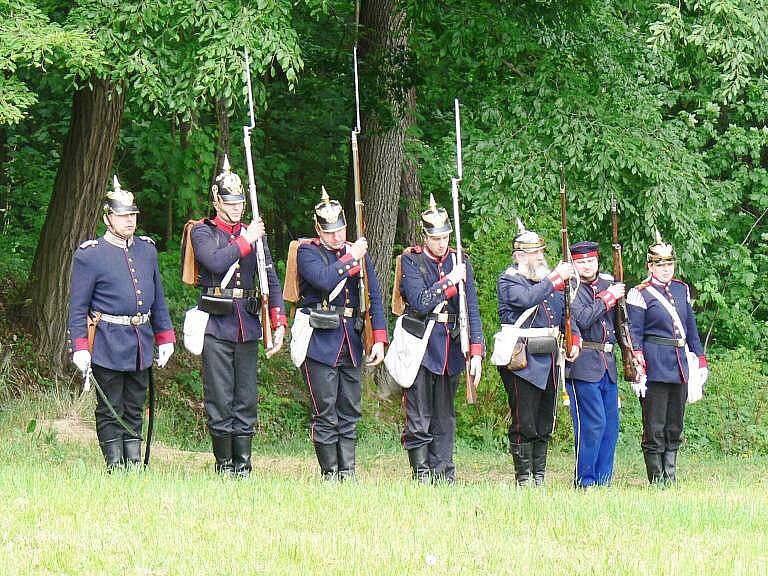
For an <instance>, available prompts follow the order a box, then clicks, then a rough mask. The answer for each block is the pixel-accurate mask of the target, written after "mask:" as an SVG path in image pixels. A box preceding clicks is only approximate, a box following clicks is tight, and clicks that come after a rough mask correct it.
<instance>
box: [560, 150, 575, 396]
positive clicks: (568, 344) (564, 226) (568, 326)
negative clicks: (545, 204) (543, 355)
mask: <svg viewBox="0 0 768 576" xmlns="http://www.w3.org/2000/svg"><path fill="white" fill-rule="evenodd" d="M567 201H568V199H567V197H566V188H565V169H564V168H563V163H562V162H560V244H561V245H562V251H563V262H571V260H572V259H571V249H570V246H569V245H568V213H567ZM563 316H564V318H565V334H564V337H563V348H565V350H564V351H563V355H562V358H561V359H560V376H561V380H562V381H563V390H562V392H561V399H562V402H563V406H570V404H571V399H570V397H569V396H568V391H567V390H566V387H565V357H566V356H567V355H568V354H570V353H571V348H572V347H573V327H572V321H571V281H570V279H569V280H566V281H565V285H564V286H563Z"/></svg>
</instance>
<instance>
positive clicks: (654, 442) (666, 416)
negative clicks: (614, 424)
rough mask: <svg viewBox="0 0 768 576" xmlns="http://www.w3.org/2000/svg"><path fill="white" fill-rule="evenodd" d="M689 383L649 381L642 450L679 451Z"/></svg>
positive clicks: (644, 413) (644, 410)
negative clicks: (687, 384)
mask: <svg viewBox="0 0 768 576" xmlns="http://www.w3.org/2000/svg"><path fill="white" fill-rule="evenodd" d="M687 397H688V386H686V385H685V384H680V383H679V382H674V383H669V382H648V389H647V391H646V393H645V398H640V405H641V406H642V409H643V441H642V443H641V446H642V447H643V452H647V453H649V454H663V453H664V452H676V451H677V449H678V448H679V447H680V437H681V436H682V434H683V416H684V414H685V401H686V399H687Z"/></svg>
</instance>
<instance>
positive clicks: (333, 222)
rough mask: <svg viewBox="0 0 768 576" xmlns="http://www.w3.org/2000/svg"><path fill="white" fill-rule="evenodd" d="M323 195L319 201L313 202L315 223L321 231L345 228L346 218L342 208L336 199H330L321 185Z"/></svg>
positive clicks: (334, 230)
mask: <svg viewBox="0 0 768 576" xmlns="http://www.w3.org/2000/svg"><path fill="white" fill-rule="evenodd" d="M321 188H322V190H323V195H322V196H321V197H320V202H318V203H317V204H315V225H316V226H317V227H318V228H319V229H320V230H322V231H323V232H336V231H337V230H341V229H342V228H346V226H347V219H346V217H345V216H344V208H343V207H342V206H341V204H339V202H338V200H331V198H330V197H329V196H328V192H326V191H325V186H321Z"/></svg>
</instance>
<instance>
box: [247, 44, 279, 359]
mask: <svg viewBox="0 0 768 576" xmlns="http://www.w3.org/2000/svg"><path fill="white" fill-rule="evenodd" d="M243 51H244V53H245V79H246V84H247V86H248V112H249V114H250V120H251V123H250V124H249V125H248V126H243V146H244V148H245V163H246V166H247V167H248V199H249V200H250V201H251V212H253V219H254V220H259V219H260V218H261V217H260V216H259V203H258V202H257V200H256V180H255V178H254V176H253V159H252V158H251V131H252V130H253V129H254V128H255V127H256V119H255V117H254V114H253V88H252V87H251V65H250V60H249V59H248V48H245V49H244V50H243ZM256 270H257V272H258V275H259V292H260V294H261V326H262V329H263V331H264V348H266V349H267V350H271V349H272V347H273V343H272V325H271V321H270V318H269V280H268V279H267V258H266V256H265V254H264V241H263V239H262V238H259V239H258V240H256Z"/></svg>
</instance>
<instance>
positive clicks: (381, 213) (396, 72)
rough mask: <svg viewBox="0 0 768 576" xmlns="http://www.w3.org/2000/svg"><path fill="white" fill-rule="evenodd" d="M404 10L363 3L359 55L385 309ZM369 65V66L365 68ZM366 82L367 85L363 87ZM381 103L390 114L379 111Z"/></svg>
mask: <svg viewBox="0 0 768 576" xmlns="http://www.w3.org/2000/svg"><path fill="white" fill-rule="evenodd" d="M404 23H405V14H404V12H403V11H402V8H401V7H399V6H398V2H397V0H374V1H369V2H362V3H361V10H360V29H361V37H360V43H359V46H360V57H361V59H362V60H363V69H364V70H365V68H368V69H367V70H365V72H366V73H364V74H363V78H362V79H361V86H360V90H361V95H362V96H363V98H364V97H365V95H366V94H369V95H371V94H375V95H376V96H377V100H380V101H378V102H375V103H374V104H375V105H374V106H369V107H365V106H364V107H363V114H362V119H361V122H362V134H361V141H360V176H361V182H362V189H363V199H364V201H365V229H366V236H367V238H368V246H369V253H370V255H371V258H372V260H373V263H374V266H375V268H376V275H377V276H378V278H379V283H380V285H381V291H382V297H383V299H384V309H385V313H386V312H388V311H389V300H390V288H391V277H392V250H393V247H394V242H395V229H396V226H397V213H398V205H399V201H400V182H401V177H402V169H403V143H404V141H405V129H406V120H405V117H406V114H404V111H403V108H404V104H403V98H402V95H401V94H402V90H401V89H402V80H400V79H402V78H403V77H404V75H405V74H404V71H403V70H402V69H401V65H402V63H403V59H402V58H401V56H402V55H403V54H404V53H405V52H406V51H407V42H408V35H407V30H406V28H405V26H404ZM366 64H369V66H366ZM365 82H369V83H370V84H369V85H368V86H367V87H366V85H365V84H364V83H365ZM382 107H383V108H385V109H388V111H389V115H388V117H387V114H386V113H385V114H381V113H380V112H375V111H381V110H382ZM375 379H376V383H377V385H378V386H379V388H380V390H382V392H384V393H386V391H387V389H388V388H389V385H390V380H391V379H389V378H388V377H387V374H386V371H385V370H383V369H382V370H378V371H377V373H376V375H375Z"/></svg>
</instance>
